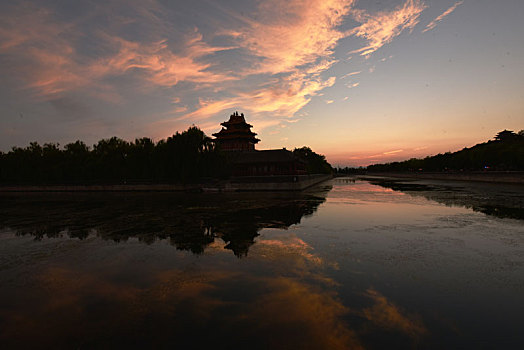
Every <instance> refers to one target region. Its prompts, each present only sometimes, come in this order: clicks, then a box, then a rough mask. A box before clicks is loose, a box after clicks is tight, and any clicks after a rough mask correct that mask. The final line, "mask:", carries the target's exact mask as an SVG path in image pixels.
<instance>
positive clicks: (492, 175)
mask: <svg viewBox="0 0 524 350" xmlns="http://www.w3.org/2000/svg"><path fill="white" fill-rule="evenodd" d="M374 176H379V177H388V178H396V179H397V178H400V179H415V180H421V179H427V180H450V181H475V182H495V183H507V184H519V185H524V171H507V172H505V171H489V172H487V171H484V172H480V171H479V172H460V173H442V172H434V173H392V172H386V173H378V172H377V173H374V172H373V173H367V174H365V175H357V177H359V178H362V179H366V178H370V177H374Z"/></svg>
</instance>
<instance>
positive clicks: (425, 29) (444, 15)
mask: <svg viewBox="0 0 524 350" xmlns="http://www.w3.org/2000/svg"><path fill="white" fill-rule="evenodd" d="M462 3H464V1H457V2H456V3H455V4H453V6H451V7H450V8H449V9H447V10H446V11H444V12H443V13H442V14H441V15H440V16H438V17H437V18H435V19H434V20H433V21H431V22H430V23H429V24H428V25H427V26H426V28H424V30H423V31H422V33H425V32H427V31H428V30H432V29H433V28H435V27H436V26H437V24H439V22H441V21H442V20H443V19H444V17H446V16H447V15H449V14H450V13H451V12H453V11H455V9H456V8H457V7H459V6H460V5H462Z"/></svg>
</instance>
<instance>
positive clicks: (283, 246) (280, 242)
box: [257, 235, 322, 265]
mask: <svg viewBox="0 0 524 350" xmlns="http://www.w3.org/2000/svg"><path fill="white" fill-rule="evenodd" d="M257 244H258V246H257V250H258V251H259V253H260V254H264V256H266V257H267V256H269V257H271V256H273V255H274V256H277V257H280V256H282V254H284V253H287V254H291V255H299V256H300V257H303V258H305V259H306V260H307V261H309V262H312V263H314V264H319V265H320V264H322V258H320V257H318V256H316V255H313V254H312V253H310V251H311V250H312V249H313V248H312V247H311V246H310V245H309V244H307V243H306V242H304V241H303V240H302V239H300V238H298V237H296V236H295V235H280V236H279V237H275V238H274V239H265V238H264V239H259V240H257ZM265 248H267V249H265Z"/></svg>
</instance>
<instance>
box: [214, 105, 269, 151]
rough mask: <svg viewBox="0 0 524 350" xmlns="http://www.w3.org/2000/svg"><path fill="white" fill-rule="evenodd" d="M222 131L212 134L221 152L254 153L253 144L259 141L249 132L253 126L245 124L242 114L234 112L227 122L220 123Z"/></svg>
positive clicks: (254, 134)
mask: <svg viewBox="0 0 524 350" xmlns="http://www.w3.org/2000/svg"><path fill="white" fill-rule="evenodd" d="M220 125H222V126H223V128H222V130H220V131H219V132H217V133H215V134H213V136H215V138H216V139H215V142H216V144H217V145H218V147H219V148H220V149H221V150H223V151H254V150H255V144H256V143H258V141H260V140H259V139H257V138H256V137H255V136H256V133H254V132H252V131H251V128H252V127H253V125H250V124H248V123H246V120H245V119H244V113H242V114H240V115H239V114H238V112H235V113H233V114H231V115H230V116H229V120H228V121H227V122H223V123H220Z"/></svg>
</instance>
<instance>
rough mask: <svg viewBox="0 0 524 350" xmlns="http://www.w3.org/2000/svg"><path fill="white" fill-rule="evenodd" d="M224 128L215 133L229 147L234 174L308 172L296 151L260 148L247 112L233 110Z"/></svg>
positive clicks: (219, 144)
mask: <svg viewBox="0 0 524 350" xmlns="http://www.w3.org/2000/svg"><path fill="white" fill-rule="evenodd" d="M220 125H222V126H223V128H222V130H220V131H219V132H217V133H215V134H213V136H215V143H216V145H217V147H218V148H220V149H221V150H222V151H226V152H227V153H228V155H229V157H230V159H231V162H232V164H233V175H235V176H272V175H305V174H307V171H306V162H305V161H304V160H303V159H301V158H299V157H298V156H296V155H295V154H294V153H293V152H290V151H288V150H286V149H285V148H283V149H270V150H261V151H258V150H256V149H255V144H257V143H258V142H259V141H260V140H259V139H257V138H256V137H255V136H256V133H254V132H252V131H251V128H252V127H253V126H252V125H250V124H248V123H246V120H245V119H244V113H242V114H240V115H239V114H238V112H235V113H233V114H231V116H230V117H229V120H228V121H226V122H223V123H221V124H220Z"/></svg>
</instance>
